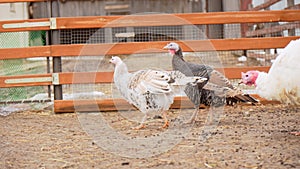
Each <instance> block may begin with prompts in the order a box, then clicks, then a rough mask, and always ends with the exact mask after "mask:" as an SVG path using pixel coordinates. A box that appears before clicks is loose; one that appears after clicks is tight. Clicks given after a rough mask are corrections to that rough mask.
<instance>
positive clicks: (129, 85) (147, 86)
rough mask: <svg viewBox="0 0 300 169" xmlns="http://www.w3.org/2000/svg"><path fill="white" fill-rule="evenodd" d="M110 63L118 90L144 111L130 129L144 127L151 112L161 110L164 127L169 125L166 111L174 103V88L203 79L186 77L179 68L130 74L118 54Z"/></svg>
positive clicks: (202, 79) (200, 81)
mask: <svg viewBox="0 0 300 169" xmlns="http://www.w3.org/2000/svg"><path fill="white" fill-rule="evenodd" d="M110 62H111V63H113V64H114V65H115V70H114V83H115V85H116V87H117V89H118V90H119V91H120V93H121V95H122V96H123V97H124V98H125V99H126V100H127V101H128V102H129V103H130V104H133V105H134V106H135V107H137V108H138V109H139V110H140V111H141V112H142V113H144V117H143V119H142V121H141V123H140V125H139V126H137V127H134V128H133V129H141V128H145V125H144V122H145V120H146V118H147V115H148V114H150V113H152V112H161V113H162V115H163V118H164V125H163V128H166V127H168V125H169V122H168V119H167V117H166V113H167V110H168V109H169V108H170V105H171V104H172V103H173V99H174V96H175V94H176V93H175V88H176V87H179V86H184V85H186V84H191V85H197V84H198V83H202V82H204V81H205V80H206V78H202V77H186V76H185V75H183V74H182V73H180V72H178V71H170V72H167V71H160V70H151V69H145V70H139V71H136V72H133V73H130V72H128V68H127V66H126V64H125V63H124V62H123V61H122V60H121V59H120V58H119V57H117V56H113V57H112V58H111V59H110Z"/></svg>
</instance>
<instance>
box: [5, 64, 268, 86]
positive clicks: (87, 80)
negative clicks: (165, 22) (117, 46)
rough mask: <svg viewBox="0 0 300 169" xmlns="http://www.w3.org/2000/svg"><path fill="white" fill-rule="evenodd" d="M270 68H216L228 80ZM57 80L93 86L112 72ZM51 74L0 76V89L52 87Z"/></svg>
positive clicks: (71, 74) (65, 75)
mask: <svg viewBox="0 0 300 169" xmlns="http://www.w3.org/2000/svg"><path fill="white" fill-rule="evenodd" d="M269 68H270V67H267V66H265V67H242V68H238V67H233V68H216V69H217V70H219V71H220V72H224V74H225V76H226V77H227V78H229V79H239V78H241V72H246V71H249V70H258V71H264V72H268V71H269ZM57 74H58V77H59V80H58V81H57V82H55V83H56V84H60V85H66V84H95V83H113V72H68V73H65V72H63V73H57ZM52 84H53V83H52V74H34V75H17V76H0V87H2V88H7V87H21V86H48V85H52Z"/></svg>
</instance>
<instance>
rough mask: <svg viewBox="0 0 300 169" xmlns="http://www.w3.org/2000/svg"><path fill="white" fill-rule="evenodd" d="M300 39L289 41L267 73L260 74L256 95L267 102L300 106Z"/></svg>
mask: <svg viewBox="0 0 300 169" xmlns="http://www.w3.org/2000/svg"><path fill="white" fill-rule="evenodd" d="M299 75H300V39H298V40H294V41H291V42H290V43H289V44H288V45H287V46H286V47H285V48H284V50H283V51H282V52H281V53H280V55H278V56H277V58H276V59H275V61H274V63H273V64H272V66H271V68H270V70H269V73H264V72H260V73H259V75H258V77H257V80H256V90H257V94H259V95H260V96H261V97H264V98H266V99H269V100H278V101H281V102H283V103H287V104H294V105H295V104H296V105H300V78H299Z"/></svg>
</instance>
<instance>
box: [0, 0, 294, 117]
mask: <svg viewBox="0 0 300 169" xmlns="http://www.w3.org/2000/svg"><path fill="white" fill-rule="evenodd" d="M23 1H24V0H23ZM28 1H30V0H28ZM31 1H34V2H38V1H39V0H31ZM1 2H12V1H9V0H6V1H0V3H1ZM14 2H16V0H14ZM174 17H175V18H176V20H172V18H174ZM178 18H179V20H181V21H182V22H178ZM118 19H121V20H122V21H121V22H115V21H116V20H118ZM279 21H280V22H293V21H300V15H299V10H280V11H242V12H216V13H190V14H174V15H168V14H165V15H164V14H162V15H130V16H91V17H74V18H44V19H30V20H13V21H0V32H18V31H34V30H47V31H49V30H62V29H78V28H112V27H141V26H170V25H194V24H200V25H201V24H231V23H261V22H279ZM298 38H300V37H299V36H289V37H274V38H271V37H269V38H238V39H210V40H188V41H180V42H178V43H180V44H181V45H182V48H183V51H186V52H194V51H213V50H217V51H229V50H250V49H270V48H283V47H285V46H286V45H287V44H288V43H289V42H290V41H291V40H294V39H298ZM166 43H168V42H167V41H159V42H128V43H105V44H72V45H48V46H35V47H25V48H3V49H0V59H2V60H3V59H17V58H33V57H54V58H55V57H64V56H68V57H69V56H74V57H75V56H99V55H120V54H132V53H142V52H145V50H142V49H145V47H146V46H147V47H148V48H149V47H151V48H154V49H157V50H152V51H151V52H158V53H161V52H166V51H162V50H159V49H162V47H163V46H165V45H166ZM208 44H209V45H208ZM212 46H213V47H212ZM83 47H84V50H82V49H83ZM146 52H147V51H146ZM252 69H255V70H260V71H268V69H269V67H243V68H224V73H225V75H226V76H227V77H228V78H230V79H236V78H240V73H241V72H242V71H247V70H252ZM78 74H80V75H81V76H80V77H82V78H81V79H78V78H76V80H74V78H73V77H74V76H75V75H78ZM112 76H113V72H76V73H75V72H65V73H63V72H56V73H48V74H32V75H18V76H0V87H2V88H3V87H20V86H47V85H65V84H83V83H111V82H112V79H113V78H112ZM77 77H78V76H77ZM33 79H34V80H33ZM76 102H77V103H80V104H79V107H78V105H76V110H80V111H91V110H92V108H93V106H91V104H97V105H99V109H100V110H102V111H110V110H116V107H115V104H118V109H120V108H121V109H126V108H128V103H126V102H125V101H124V100H122V99H117V100H113V99H105V100H97V101H92V102H91V101H87V100H82V101H76ZM74 104H75V103H74V101H72V100H55V101H54V111H55V112H73V111H74V110H75V108H74ZM183 105H185V106H187V105H189V103H188V100H187V99H186V98H181V97H179V98H176V99H175V103H174V104H173V105H172V107H173V108H178V107H180V106H183Z"/></svg>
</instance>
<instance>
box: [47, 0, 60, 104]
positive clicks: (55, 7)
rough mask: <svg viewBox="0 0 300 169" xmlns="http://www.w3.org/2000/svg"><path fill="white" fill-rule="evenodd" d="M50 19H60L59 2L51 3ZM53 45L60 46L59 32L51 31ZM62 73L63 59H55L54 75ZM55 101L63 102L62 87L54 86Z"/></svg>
mask: <svg viewBox="0 0 300 169" xmlns="http://www.w3.org/2000/svg"><path fill="white" fill-rule="evenodd" d="M49 3H50V17H59V12H60V11H59V1H49ZM50 39H51V45H52V44H60V34H59V31H58V30H50ZM58 72H62V65H61V57H53V73H58ZM53 90H54V100H62V99H63V94H62V85H54V86H53Z"/></svg>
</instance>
